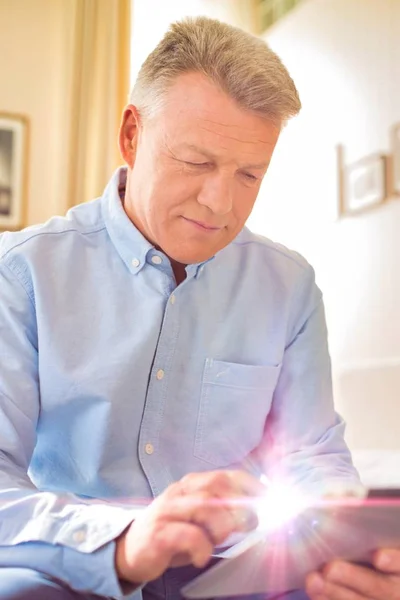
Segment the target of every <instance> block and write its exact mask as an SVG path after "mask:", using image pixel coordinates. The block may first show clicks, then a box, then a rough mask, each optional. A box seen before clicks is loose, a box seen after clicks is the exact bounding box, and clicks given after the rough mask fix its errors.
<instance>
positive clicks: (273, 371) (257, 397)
mask: <svg viewBox="0 0 400 600" xmlns="http://www.w3.org/2000/svg"><path fill="white" fill-rule="evenodd" d="M279 371H280V366H261V367H260V366H252V365H242V364H238V363H229V362H223V361H220V360H213V359H211V358H208V359H207V360H206V364H205V367H204V373H203V382H202V390H201V399H200V408H199V415H198V420H197V428H196V437H195V444H194V455H195V456H196V457H197V458H200V459H202V460H205V461H207V462H209V463H210V464H212V465H214V466H217V467H225V466H228V465H233V464H234V463H237V462H240V461H241V460H242V459H243V458H245V457H246V456H247V455H248V454H249V453H250V452H251V451H252V450H253V449H254V448H256V447H257V446H258V445H259V443H260V442H261V439H262V436H263V432H264V426H265V420H266V418H267V416H268V413H269V411H270V408H271V402H272V397H273V393H274V390H275V386H276V383H277V380H278V376H279Z"/></svg>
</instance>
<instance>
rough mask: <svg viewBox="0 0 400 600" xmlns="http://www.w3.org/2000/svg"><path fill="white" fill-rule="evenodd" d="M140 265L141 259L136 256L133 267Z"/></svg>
mask: <svg viewBox="0 0 400 600" xmlns="http://www.w3.org/2000/svg"><path fill="white" fill-rule="evenodd" d="M139 265H140V260H139V259H138V258H134V259H133V260H132V266H133V267H138V266H139Z"/></svg>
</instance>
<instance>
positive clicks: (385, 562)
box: [373, 548, 400, 575]
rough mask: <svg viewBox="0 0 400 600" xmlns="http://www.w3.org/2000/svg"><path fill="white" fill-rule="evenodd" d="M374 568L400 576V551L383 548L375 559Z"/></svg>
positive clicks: (376, 554)
mask: <svg viewBox="0 0 400 600" xmlns="http://www.w3.org/2000/svg"><path fill="white" fill-rule="evenodd" d="M373 563H374V567H376V568H377V569H379V570H380V571H384V572H386V573H395V574H398V575H400V549H396V548H383V549H381V550H378V551H377V552H376V553H375V555H374V557H373Z"/></svg>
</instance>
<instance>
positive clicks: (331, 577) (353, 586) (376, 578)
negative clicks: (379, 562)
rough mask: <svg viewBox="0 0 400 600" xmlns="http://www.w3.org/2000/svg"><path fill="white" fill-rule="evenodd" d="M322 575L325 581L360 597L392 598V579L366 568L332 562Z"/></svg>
mask: <svg viewBox="0 0 400 600" xmlns="http://www.w3.org/2000/svg"><path fill="white" fill-rule="evenodd" d="M323 575H324V578H325V581H327V582H330V583H332V584H334V585H340V586H344V587H346V588H349V589H350V590H353V591H354V592H356V593H358V594H360V595H361V596H367V597H368V598H374V600H390V598H392V597H393V591H394V588H395V582H394V581H393V579H391V577H390V576H388V575H383V574H382V573H378V572H377V571H374V570H373V569H369V568H367V567H360V566H358V565H354V564H351V563H348V562H344V561H333V562H332V563H330V564H329V565H327V566H326V567H325V569H324V571H323Z"/></svg>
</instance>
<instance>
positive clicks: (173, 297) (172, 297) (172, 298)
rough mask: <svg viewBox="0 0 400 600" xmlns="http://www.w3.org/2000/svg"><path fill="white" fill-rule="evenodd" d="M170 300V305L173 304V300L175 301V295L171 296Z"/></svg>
mask: <svg viewBox="0 0 400 600" xmlns="http://www.w3.org/2000/svg"><path fill="white" fill-rule="evenodd" d="M170 300H171V304H175V300H176V296H175V294H172V296H171V298H170Z"/></svg>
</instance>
